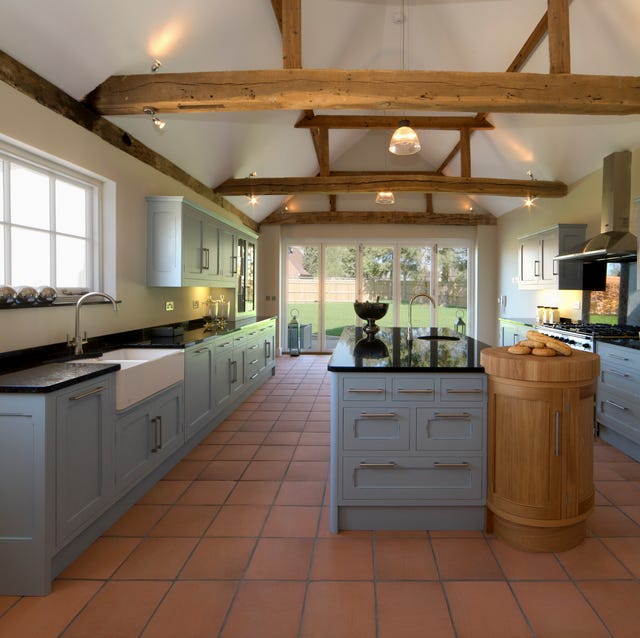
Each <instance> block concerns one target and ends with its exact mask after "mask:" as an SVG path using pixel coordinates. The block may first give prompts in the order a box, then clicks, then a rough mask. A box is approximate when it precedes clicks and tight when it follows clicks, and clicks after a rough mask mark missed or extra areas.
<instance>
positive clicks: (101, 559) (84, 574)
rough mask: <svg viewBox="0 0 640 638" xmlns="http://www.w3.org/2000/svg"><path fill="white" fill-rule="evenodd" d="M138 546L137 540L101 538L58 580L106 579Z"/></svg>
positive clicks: (114, 537) (138, 541) (115, 537)
mask: <svg viewBox="0 0 640 638" xmlns="http://www.w3.org/2000/svg"><path fill="white" fill-rule="evenodd" d="M139 544H140V539H139V538H120V537H117V536H113V537H108V536H102V537H101V538H99V539H98V540H96V542H95V543H93V544H92V545H91V546H90V547H89V549H87V550H86V551H85V552H83V553H82V554H80V556H79V557H78V558H77V559H76V560H75V561H73V563H71V565H69V567H67V568H66V569H65V570H64V571H63V572H62V573H61V574H60V576H58V578H87V579H105V580H106V579H107V578H110V577H111V575H112V574H113V573H114V572H115V571H116V569H118V568H119V567H120V565H122V563H124V561H125V560H126V559H127V557H128V556H129V555H130V554H131V552H132V551H133V550H134V549H135V548H136V547H137V546H138V545H139Z"/></svg>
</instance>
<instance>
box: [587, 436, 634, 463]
mask: <svg viewBox="0 0 640 638" xmlns="http://www.w3.org/2000/svg"><path fill="white" fill-rule="evenodd" d="M593 460H594V461H595V462H606V463H628V462H629V461H630V459H629V457H628V456H627V455H626V454H624V452H620V450H616V448H614V447H613V446H611V445H609V444H607V443H603V442H600V441H599V442H597V443H596V444H595V445H594V446H593Z"/></svg>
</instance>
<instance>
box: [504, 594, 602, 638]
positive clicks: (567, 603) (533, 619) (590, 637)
mask: <svg viewBox="0 0 640 638" xmlns="http://www.w3.org/2000/svg"><path fill="white" fill-rule="evenodd" d="M512 587H513V590H514V592H515V595H516V598H517V599H518V601H519V602H520V605H521V607H522V609H523V611H524V613H525V615H526V616H527V618H528V620H529V622H530V623H531V626H532V627H533V630H534V631H535V635H536V636H537V637H538V638H551V637H555V636H562V637H564V636H576V638H578V637H579V638H607V637H608V636H609V633H608V632H607V630H606V629H605V627H604V625H603V624H602V622H601V621H600V619H599V618H598V616H596V614H595V613H594V612H593V610H592V609H591V607H590V606H589V604H588V603H587V601H586V600H585V599H584V598H583V597H582V595H581V594H580V592H579V591H578V589H577V588H576V586H575V585H574V584H573V583H570V582H569V583H513V584H512Z"/></svg>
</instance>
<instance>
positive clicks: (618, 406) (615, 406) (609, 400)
mask: <svg viewBox="0 0 640 638" xmlns="http://www.w3.org/2000/svg"><path fill="white" fill-rule="evenodd" d="M605 403H608V404H609V405H612V406H613V407H614V408H618V409H619V410H624V411H625V412H626V411H628V410H629V408H627V407H625V406H624V405H620V404H619V403H616V402H615V401H611V399H607V400H606V401H605Z"/></svg>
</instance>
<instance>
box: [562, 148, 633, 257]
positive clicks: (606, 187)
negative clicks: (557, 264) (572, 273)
mask: <svg viewBox="0 0 640 638" xmlns="http://www.w3.org/2000/svg"><path fill="white" fill-rule="evenodd" d="M630 205H631V152H630V151H619V152H617V153H612V154H611V155H608V156H607V157H605V158H604V166H603V176H602V222H601V231H602V232H601V233H600V234H599V235H596V236H595V237H592V238H591V239H588V240H587V241H586V242H584V244H582V245H580V246H576V248H575V250H574V251H572V252H571V253H567V254H562V255H558V256H557V257H556V259H557V260H559V261H582V262H597V261H602V262H607V261H612V262H624V261H636V260H637V254H638V239H637V237H636V236H635V235H634V234H632V233H630V232H629V212H630Z"/></svg>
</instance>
